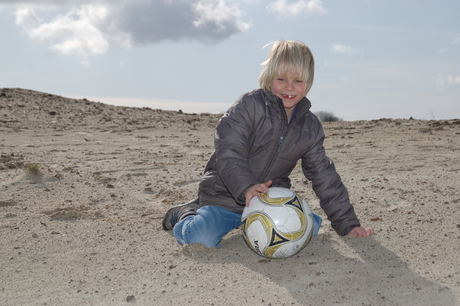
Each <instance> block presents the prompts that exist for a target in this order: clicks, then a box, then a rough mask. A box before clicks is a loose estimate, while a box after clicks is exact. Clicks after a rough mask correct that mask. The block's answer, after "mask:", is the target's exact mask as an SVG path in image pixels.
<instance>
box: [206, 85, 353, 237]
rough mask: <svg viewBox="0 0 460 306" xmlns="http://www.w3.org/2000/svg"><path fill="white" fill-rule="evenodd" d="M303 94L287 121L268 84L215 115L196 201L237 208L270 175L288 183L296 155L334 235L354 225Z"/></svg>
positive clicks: (279, 182) (276, 181)
mask: <svg viewBox="0 0 460 306" xmlns="http://www.w3.org/2000/svg"><path fill="white" fill-rule="evenodd" d="M310 107H311V104H310V101H309V100H308V99H307V98H303V99H302V100H301V101H300V103H299V104H298V109H297V113H296V115H295V117H294V118H293V119H292V120H291V122H290V123H288V120H287V116H286V112H285V110H284V106H283V103H282V101H281V99H279V98H278V97H276V96H274V95H273V94H271V92H269V91H267V90H262V89H258V90H254V91H252V92H250V93H247V94H244V95H242V96H241V97H240V98H239V99H238V100H237V101H236V102H235V103H234V104H233V105H232V106H231V107H230V109H229V110H228V111H227V112H226V113H225V115H224V116H223V117H222V118H221V119H220V120H219V122H218V124H217V127H216V131H215V136H214V145H215V150H214V152H213V153H212V155H211V157H210V159H209V161H208V163H207V165H206V168H205V171H204V176H203V178H202V180H201V182H200V186H199V197H200V204H201V205H202V206H205V205H214V206H220V207H223V208H225V209H228V210H230V211H234V212H242V211H243V209H244V205H245V197H244V194H245V192H246V190H247V189H248V188H249V187H250V186H252V185H254V184H258V183H263V182H266V181H268V180H272V181H273V184H272V186H279V187H286V188H290V187H291V181H290V179H289V175H290V174H291V172H292V170H293V169H294V167H295V166H296V164H297V161H298V160H299V159H300V160H301V161H302V170H303V172H304V174H305V177H306V178H307V179H308V180H310V181H311V182H312V186H313V190H314V191H315V193H316V195H317V196H318V198H319V199H320V205H321V208H322V209H323V210H324V212H325V213H326V215H327V217H328V219H329V220H330V221H331V224H332V227H333V228H334V230H335V231H336V232H337V233H338V234H339V235H346V234H348V232H350V231H351V229H353V227H355V226H359V225H360V223H359V220H358V218H357V217H356V214H355V212H354V209H353V206H352V205H351V204H350V200H349V197H348V192H347V189H346V188H345V186H344V185H343V183H342V181H341V178H340V176H339V174H338V173H337V172H336V170H335V166H334V164H333V162H332V161H331V160H330V159H329V158H327V156H326V155H325V150H324V147H323V142H324V131H323V127H322V125H321V122H320V121H319V120H318V119H317V118H316V116H315V115H313V114H312V113H311V112H310Z"/></svg>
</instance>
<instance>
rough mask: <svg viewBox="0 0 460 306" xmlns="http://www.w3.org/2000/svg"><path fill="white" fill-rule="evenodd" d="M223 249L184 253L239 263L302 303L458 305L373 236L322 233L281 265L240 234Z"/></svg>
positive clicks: (205, 259)
mask: <svg viewBox="0 0 460 306" xmlns="http://www.w3.org/2000/svg"><path fill="white" fill-rule="evenodd" d="M221 246H222V248H221V249H215V250H212V251H204V253H202V252H203V250H202V251H201V252H199V253H201V254H196V253H195V254H193V255H192V254H191V253H190V251H187V250H186V249H185V251H184V254H185V255H186V256H188V257H192V258H194V259H195V260H197V261H199V262H202V263H229V262H232V261H233V262H235V258H238V261H237V263H239V264H241V265H243V266H245V267H247V268H249V269H250V270H252V271H254V272H256V273H259V274H261V275H263V276H266V277H268V278H269V279H270V280H271V281H273V282H274V283H275V284H277V285H278V286H280V288H285V289H286V290H288V291H289V293H290V294H291V295H292V297H293V298H294V299H296V300H297V301H298V302H299V303H300V304H306V305H310V304H311V305H315V304H316V305H332V304H340V305H373V306H374V305H457V299H456V298H455V296H454V295H453V293H452V292H451V290H450V289H449V288H447V287H445V286H443V285H442V284H439V283H436V282H433V281H430V280H427V279H426V278H424V277H422V276H421V275H419V274H417V273H415V272H414V271H412V270H411V269H409V267H408V265H407V263H405V262H403V261H402V260H401V259H400V258H399V257H398V256H397V255H396V254H395V253H393V252H391V251H390V250H388V249H387V248H385V247H383V246H382V245H381V244H380V243H379V242H377V241H375V240H374V239H373V238H371V237H369V238H363V239H353V238H348V237H344V238H339V237H337V238H334V239H332V238H331V237H330V235H329V234H320V235H318V236H317V237H315V238H314V239H313V240H312V241H311V242H310V244H309V245H308V246H307V247H306V248H305V249H304V250H303V251H302V252H300V253H299V254H297V255H295V256H293V257H290V258H286V259H276V260H268V259H264V258H263V257H260V256H258V255H256V254H255V253H254V252H252V251H251V250H250V249H249V248H248V247H247V246H246V244H245V243H244V241H243V239H242V238H241V235H239V234H237V233H235V234H233V235H230V237H228V238H226V239H224V240H223V241H222V242H221ZM197 255H198V256H197ZM235 255H237V256H235ZM283 290H284V289H283Z"/></svg>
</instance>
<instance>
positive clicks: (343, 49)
mask: <svg viewBox="0 0 460 306" xmlns="http://www.w3.org/2000/svg"><path fill="white" fill-rule="evenodd" d="M332 49H333V51H334V52H335V53H341V54H346V55H355V54H356V50H355V49H354V48H353V47H350V46H344V45H340V44H335V45H333V46H332Z"/></svg>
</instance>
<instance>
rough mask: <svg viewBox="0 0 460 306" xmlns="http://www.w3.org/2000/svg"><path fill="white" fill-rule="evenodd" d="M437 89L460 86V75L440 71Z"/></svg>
mask: <svg viewBox="0 0 460 306" xmlns="http://www.w3.org/2000/svg"><path fill="white" fill-rule="evenodd" d="M436 85H437V86H436V87H437V89H439V90H445V89H446V88H448V87H456V86H460V76H453V75H451V74H445V73H439V74H438V78H437V84H436Z"/></svg>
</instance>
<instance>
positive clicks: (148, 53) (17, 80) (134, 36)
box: [0, 0, 460, 121]
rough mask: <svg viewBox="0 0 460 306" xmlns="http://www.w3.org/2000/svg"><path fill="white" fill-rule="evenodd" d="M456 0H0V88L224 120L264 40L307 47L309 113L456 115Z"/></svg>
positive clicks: (459, 53)
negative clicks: (310, 60) (311, 65)
mask: <svg viewBox="0 0 460 306" xmlns="http://www.w3.org/2000/svg"><path fill="white" fill-rule="evenodd" d="M459 12H460V1H458V0H437V1H434V0H404V1H401V0H330V1H328V0H323V1H321V0H110V1H109V0H41V1H38V0H36V1H21V0H19V1H18V0H0V39H1V44H0V58H1V60H0V88H3V87H8V88H25V89H32V90H37V91H41V92H46V93H51V94H57V95H61V96H65V97H74V98H86V99H89V100H92V101H100V102H103V103H107V104H115V105H124V106H141V107H144V106H146V107H151V108H155V109H157V108H160V109H165V110H179V109H181V110H182V111H184V112H196V113H202V112H211V113H217V112H224V111H225V110H226V109H227V108H228V107H229V106H230V105H231V104H232V103H233V102H234V101H235V100H236V99H238V97H239V96H240V95H242V94H243V93H245V92H248V91H251V90H253V89H256V88H258V77H259V74H260V71H261V69H262V66H261V63H262V62H263V61H264V60H265V58H266V55H267V53H268V50H269V48H270V44H272V43H273V42H274V41H276V40H278V39H284V40H299V41H302V42H304V43H305V44H307V45H308V46H309V47H310V49H311V51H312V53H313V55H314V58H315V79H314V83H313V87H312V89H311V91H310V92H309V93H308V95H307V97H308V98H309V99H310V101H311V102H312V109H311V110H312V111H313V112H319V111H326V112H331V113H333V114H334V115H336V116H337V117H339V118H342V119H343V120H348V121H353V120H372V119H380V118H393V119H397V118H406V119H408V118H410V117H413V118H415V119H426V120H431V119H436V120H441V119H453V118H460V18H459V17H458V13H459Z"/></svg>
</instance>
